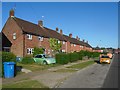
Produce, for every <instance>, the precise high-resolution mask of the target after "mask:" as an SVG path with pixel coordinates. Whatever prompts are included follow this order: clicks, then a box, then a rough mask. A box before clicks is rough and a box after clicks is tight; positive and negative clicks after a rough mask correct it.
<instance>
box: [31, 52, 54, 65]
mask: <svg viewBox="0 0 120 90" xmlns="http://www.w3.org/2000/svg"><path fill="white" fill-rule="evenodd" d="M33 59H34V61H35V62H36V63H41V64H44V65H47V64H55V63H56V60H55V58H52V57H47V56H46V55H45V54H38V55H35V57H34V58H33Z"/></svg>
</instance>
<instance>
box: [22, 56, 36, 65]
mask: <svg viewBox="0 0 120 90" xmlns="http://www.w3.org/2000/svg"><path fill="white" fill-rule="evenodd" d="M21 63H22V64H33V63H34V59H33V58H32V56H30V55H27V56H25V57H23V59H22V61H21Z"/></svg>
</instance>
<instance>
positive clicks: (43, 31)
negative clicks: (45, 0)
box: [12, 17, 91, 47]
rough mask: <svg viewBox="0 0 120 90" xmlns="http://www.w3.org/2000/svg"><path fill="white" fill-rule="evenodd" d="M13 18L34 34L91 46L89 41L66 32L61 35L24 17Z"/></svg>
mask: <svg viewBox="0 0 120 90" xmlns="http://www.w3.org/2000/svg"><path fill="white" fill-rule="evenodd" d="M12 18H13V19H14V20H15V21H16V23H17V24H18V25H19V27H20V28H21V29H22V31H23V32H25V33H30V34H34V35H38V36H43V37H47V38H56V39H59V40H61V41H69V42H70V43H73V44H78V45H83V46H86V47H91V46H90V45H89V44H88V43H85V42H83V41H79V40H77V39H75V38H70V37H69V36H67V35H64V34H63V35H61V34H60V33H58V32H56V31H55V30H52V29H50V28H47V27H40V26H39V25H37V24H34V23H31V22H29V21H26V20H22V19H20V18H17V17H12Z"/></svg>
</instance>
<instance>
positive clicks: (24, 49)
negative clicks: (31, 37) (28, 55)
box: [23, 33, 25, 57]
mask: <svg viewBox="0 0 120 90" xmlns="http://www.w3.org/2000/svg"><path fill="white" fill-rule="evenodd" d="M24 56H25V34H24V33H23V57H24Z"/></svg>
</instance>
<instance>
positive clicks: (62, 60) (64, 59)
mask: <svg viewBox="0 0 120 90" xmlns="http://www.w3.org/2000/svg"><path fill="white" fill-rule="evenodd" d="M55 58H56V63H59V64H67V63H68V62H69V59H70V57H69V54H66V53H60V54H56V55H55Z"/></svg>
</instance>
